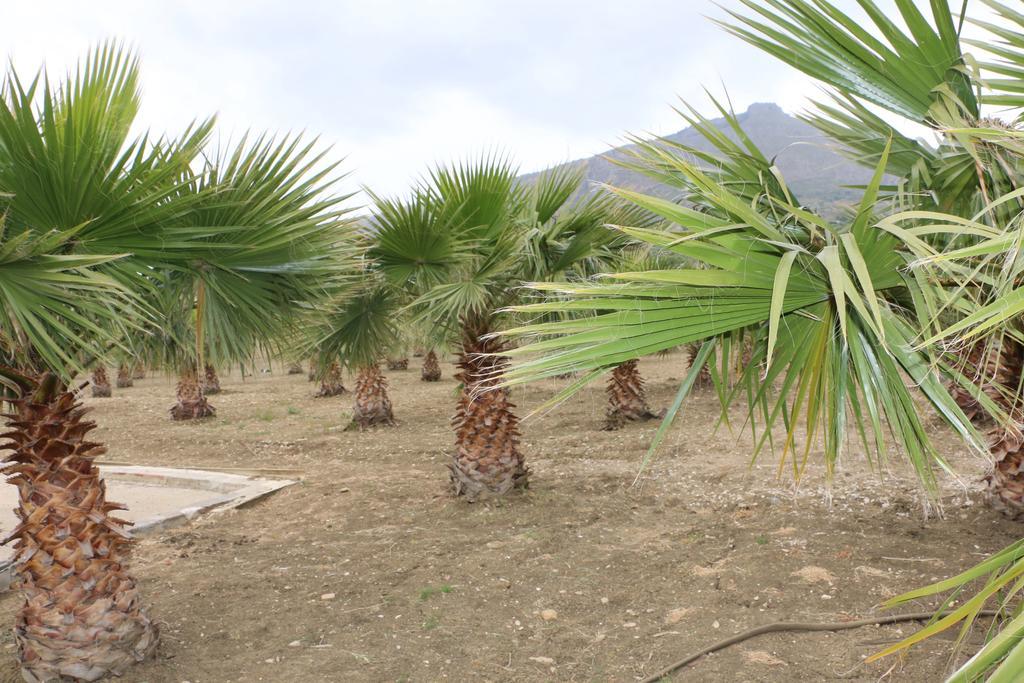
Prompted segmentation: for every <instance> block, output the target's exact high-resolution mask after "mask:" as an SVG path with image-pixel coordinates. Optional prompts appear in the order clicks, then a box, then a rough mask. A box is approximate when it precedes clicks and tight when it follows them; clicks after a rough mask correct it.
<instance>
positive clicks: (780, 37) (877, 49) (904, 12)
mask: <svg viewBox="0 0 1024 683" xmlns="http://www.w3.org/2000/svg"><path fill="white" fill-rule="evenodd" d="M742 3H743V5H745V6H746V8H747V9H748V10H749V12H748V13H747V14H743V13H740V12H733V11H730V12H729V14H730V15H731V17H732V22H718V23H719V24H720V25H721V26H723V27H724V28H725V30H726V31H728V32H729V33H732V34H733V35H736V36H738V37H739V38H741V39H743V40H745V41H747V42H748V43H751V44H752V45H754V46H755V47H758V48H760V49H761V50H763V51H765V52H767V53H768V54H771V55H773V56H775V57H776V58H778V59H779V60H781V61H783V62H785V63H787V64H789V65H791V66H792V67H794V68H796V69H799V70H800V71H803V72H804V73H806V74H808V75H809V76H811V77H813V78H815V79H817V80H820V81H822V82H824V83H827V84H829V85H831V86H833V87H834V88H836V89H837V90H839V91H840V92H843V93H846V94H850V95H855V96H856V97H858V98H859V99H861V100H863V101H865V102H870V103H871V104H874V105H876V106H879V107H882V108H883V109H887V110H889V111H891V112H893V113H895V114H898V115H900V116H903V117H906V118H908V119H910V120H912V121H917V122H921V123H924V122H925V121H927V120H929V119H931V118H933V117H934V116H935V115H936V105H937V104H939V105H940V106H952V107H954V108H956V109H958V110H961V111H962V112H964V113H965V114H966V115H968V116H969V117H970V118H972V119H976V118H977V117H978V101H977V98H976V96H975V93H974V84H973V82H972V79H971V77H970V75H969V74H968V71H967V67H966V65H965V62H964V57H963V54H962V52H961V47H960V37H959V18H958V17H956V16H954V15H953V12H952V11H951V9H950V7H949V4H948V3H947V2H946V1H945V0H932V2H931V3H930V8H931V13H930V14H931V16H930V18H929V17H928V16H925V14H924V13H923V12H922V11H921V10H920V9H919V8H918V6H917V4H916V3H915V2H913V0H897V2H896V6H897V9H898V11H899V15H900V19H901V20H902V22H903V23H904V24H905V25H906V27H907V29H906V30H904V29H902V28H900V27H899V26H898V25H897V24H896V22H894V21H893V20H892V19H890V18H889V17H888V16H886V14H885V12H884V11H883V10H882V9H881V8H880V7H879V6H878V5H877V4H876V3H875V2H873V0H858V4H859V5H860V7H861V9H862V10H863V11H864V13H865V14H866V15H867V17H868V21H869V22H870V23H868V24H865V22H863V21H862V20H859V19H858V18H854V17H852V16H850V15H848V14H846V13H844V12H842V11H840V10H839V9H838V8H837V7H835V6H834V5H832V4H831V3H828V2H822V1H819V0H767V1H766V2H755V0H742ZM964 5H966V3H964Z"/></svg>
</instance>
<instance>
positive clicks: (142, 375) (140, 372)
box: [132, 363, 146, 379]
mask: <svg viewBox="0 0 1024 683" xmlns="http://www.w3.org/2000/svg"><path fill="white" fill-rule="evenodd" d="M132 379H146V366H145V365H144V364H142V363H136V364H135V365H133V366H132Z"/></svg>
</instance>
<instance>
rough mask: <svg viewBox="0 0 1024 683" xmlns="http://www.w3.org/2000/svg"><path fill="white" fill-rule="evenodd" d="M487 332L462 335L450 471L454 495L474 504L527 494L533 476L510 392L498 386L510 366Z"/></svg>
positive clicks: (498, 345)
mask: <svg viewBox="0 0 1024 683" xmlns="http://www.w3.org/2000/svg"><path fill="white" fill-rule="evenodd" d="M486 332H487V330H486V329H485V328H484V329H474V328H473V327H471V326H467V327H466V328H465V329H464V330H463V333H462V350H461V353H460V354H459V362H458V367H459V372H458V373H457V374H456V375H455V378H456V379H457V380H459V381H460V382H462V392H461V394H460V396H459V403H458V408H457V410H456V412H455V417H453V418H452V426H453V427H454V428H455V453H454V455H453V456H452V460H451V462H450V463H449V465H448V468H449V469H450V470H451V486H452V491H453V492H454V493H455V495H457V496H466V498H467V500H469V501H470V502H473V501H476V500H479V499H481V498H489V497H495V496H503V495H505V494H506V493H508V492H509V491H512V490H513V489H518V488H526V486H527V484H528V480H529V474H530V471H529V469H528V468H527V467H526V462H525V459H524V458H523V455H522V453H520V452H519V418H517V417H516V416H515V413H513V412H512V409H513V408H515V404H514V403H512V402H511V401H510V400H509V390H508V389H507V388H505V387H496V386H494V384H495V380H496V375H497V374H499V372H500V371H501V370H502V369H503V368H504V367H505V365H506V364H507V363H508V360H507V359H506V358H505V357H504V356H500V355H481V354H499V353H501V351H502V350H503V346H502V344H501V343H500V342H499V341H497V340H494V339H487V340H481V339H480V336H481V334H483V333H486Z"/></svg>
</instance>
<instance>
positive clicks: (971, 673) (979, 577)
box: [868, 541, 1024, 683]
mask: <svg viewBox="0 0 1024 683" xmlns="http://www.w3.org/2000/svg"><path fill="white" fill-rule="evenodd" d="M979 583H980V588H977V592H975V593H973V594H970V593H968V590H969V587H970V586H972V585H977V584H979ZM1022 588H1024V541H1017V542H1016V543H1013V544H1012V545H1010V546H1009V547H1007V548H1005V549H1003V550H1002V551H1000V552H998V553H996V554H995V555H993V556H992V557H990V558H988V559H986V560H985V561H983V562H981V563H979V564H977V565H975V566H974V567H972V568H970V569H968V570H967V571H964V572H963V573H961V574H959V575H957V576H954V577H952V578H950V579H946V580H943V581H939V582H937V583H934V584H932V585H930V586H925V587H924V588H919V589H917V590H914V591H910V592H909V593H904V594H903V595H899V596H897V597H895V598H892V599H891V600H888V601H887V602H886V603H885V606H886V607H893V606H896V605H900V604H903V603H905V602H908V601H911V600H920V599H921V598H926V597H929V596H933V595H943V594H945V595H948V597H947V598H946V599H945V601H944V603H943V606H942V610H949V614H947V615H946V616H943V617H941V618H938V617H936V618H935V619H933V621H932V622H931V623H929V624H928V625H927V626H925V627H924V628H922V629H921V630H919V631H917V632H916V633H914V634H913V635H911V636H909V637H907V638H904V639H903V640H901V641H900V642H899V643H897V644H895V645H893V646H891V647H888V648H886V649H885V650H883V651H882V652H879V653H878V654H875V655H873V656H872V657H870V658H869V660H868V661H872V660H875V659H878V658H880V657H884V656H886V655H890V654H894V653H896V652H900V651H902V650H906V649H907V648H910V647H912V646H914V645H916V644H917V643H920V642H921V641H923V640H926V639H927V638H930V637H932V636H934V635H936V634H938V633H941V632H943V631H946V630H948V629H950V628H954V627H959V635H958V637H957V646H959V645H960V644H962V643H963V641H964V639H965V637H966V636H967V635H968V634H969V633H970V630H971V627H972V626H973V625H974V623H975V622H976V620H977V619H978V617H979V616H980V613H981V610H982V609H984V608H985V607H986V606H987V605H993V606H994V607H995V608H996V610H997V611H998V612H999V613H1000V614H1001V616H1002V619H1003V622H1002V624H1001V625H1000V627H999V629H998V630H996V629H992V630H990V631H989V635H990V638H989V639H988V642H986V643H985V645H984V646H983V647H982V648H981V649H980V650H979V651H978V652H977V653H976V654H975V655H974V656H973V657H971V658H970V659H969V660H967V661H966V662H965V663H964V664H963V665H962V666H960V667H959V668H958V669H957V670H956V671H955V672H954V673H953V674H952V675H951V676H949V677H948V678H947V679H946V683H971V682H972V681H977V680H981V679H982V678H985V680H986V681H988V683H1013V682H1014V681H1019V680H1020V678H1021V675H1022V673H1024V614H1022V613H1021V606H1020V603H1019V601H1018V600H1017V598H1018V597H1019V595H1020V591H1021V589H1022ZM965 593H967V595H966V597H964V595H965Z"/></svg>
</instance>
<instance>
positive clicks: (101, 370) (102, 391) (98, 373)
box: [89, 363, 113, 398]
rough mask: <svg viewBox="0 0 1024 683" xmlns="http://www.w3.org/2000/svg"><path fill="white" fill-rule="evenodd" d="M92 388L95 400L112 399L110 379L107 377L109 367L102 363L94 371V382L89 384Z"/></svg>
mask: <svg viewBox="0 0 1024 683" xmlns="http://www.w3.org/2000/svg"><path fill="white" fill-rule="evenodd" d="M89 385H90V387H91V388H92V397H93V398H110V396H111V394H112V393H113V392H112V391H111V390H110V377H108V376H107V367H106V366H105V365H103V364H102V363H101V364H99V365H97V366H96V367H95V368H93V370H92V380H91V381H90V382H89Z"/></svg>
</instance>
